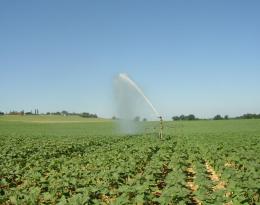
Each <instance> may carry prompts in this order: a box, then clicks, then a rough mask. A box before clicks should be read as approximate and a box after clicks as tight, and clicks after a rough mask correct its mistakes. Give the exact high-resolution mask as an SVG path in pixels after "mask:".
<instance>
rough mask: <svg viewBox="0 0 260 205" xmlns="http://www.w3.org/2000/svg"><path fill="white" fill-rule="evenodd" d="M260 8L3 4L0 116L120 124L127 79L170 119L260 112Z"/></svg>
mask: <svg viewBox="0 0 260 205" xmlns="http://www.w3.org/2000/svg"><path fill="white" fill-rule="evenodd" d="M259 11H260V1H257V0H256V1H250V0H249V1H246V0H243V1H239V0H215V1H213V0H212V1H209V0H190V1H188V0H187V1H186V0H183V1H181V0H171V1H166V0H165V1H164V0H163V1H159V0H156V1H154V0H141V1H140V0H123V1H122V0H118V1H113V0H110V1H105V0H103V1H102V0H97V1H90V0H89V1H61V0H57V1H51V0H44V1H33V0H32V1H26V0H24V1H19V0H16V1H13V0H2V1H0V94H1V97H0V110H2V111H9V110H22V109H24V110H26V111H30V110H33V109H34V108H39V110H40V112H46V111H57V110H60V111H61V110H63V109H65V110H68V111H75V112H82V111H87V112H91V113H97V114H98V115H101V116H105V117H110V116H112V115H113V97H112V96H113V93H112V91H113V88H112V81H113V78H114V76H115V75H116V74H117V73H120V72H124V73H128V74H129V76H131V77H132V78H133V79H134V80H135V81H136V82H137V83H138V84H139V86H140V87H141V88H142V89H143V90H144V92H145V93H146V95H147V96H148V97H149V98H150V99H151V101H152V102H153V104H154V106H155V107H156V108H157V109H158V110H159V112H160V113H162V114H163V115H164V116H166V117H171V116H173V115H179V114H189V113H194V114H195V115H197V116H200V117H211V116H214V115H215V114H222V115H224V114H228V115H230V116H235V115H240V114H243V113H247V112H253V113H260V92H259V90H260V12H259Z"/></svg>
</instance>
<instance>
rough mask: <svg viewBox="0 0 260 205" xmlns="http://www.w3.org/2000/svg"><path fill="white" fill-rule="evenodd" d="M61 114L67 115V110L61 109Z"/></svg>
mask: <svg viewBox="0 0 260 205" xmlns="http://www.w3.org/2000/svg"><path fill="white" fill-rule="evenodd" d="M61 114H62V115H65V116H67V115H69V112H68V111H66V110H63V111H62V112H61Z"/></svg>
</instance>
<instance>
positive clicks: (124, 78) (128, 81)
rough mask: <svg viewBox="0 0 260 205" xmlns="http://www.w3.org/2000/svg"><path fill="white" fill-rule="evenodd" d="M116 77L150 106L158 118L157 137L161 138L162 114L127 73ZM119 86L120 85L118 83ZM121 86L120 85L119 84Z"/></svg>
mask: <svg viewBox="0 0 260 205" xmlns="http://www.w3.org/2000/svg"><path fill="white" fill-rule="evenodd" d="M117 79H118V80H119V82H121V83H124V84H126V85H128V86H129V87H131V89H133V90H135V91H136V93H138V94H139V95H140V96H141V97H142V98H143V99H144V101H145V102H146V103H147V104H148V105H149V107H150V108H151V110H152V111H153V113H154V114H155V116H156V117H158V118H159V119H160V131H159V137H160V138H161V139H162V137H163V118H162V116H161V115H160V114H159V112H158V111H157V110H156V109H155V107H154V106H153V104H152V103H151V102H150V100H149V99H148V98H147V97H146V96H145V94H144V93H143V91H142V90H141V89H140V88H139V87H138V86H137V84H136V83H135V82H134V81H133V80H132V79H130V78H129V77H128V75H127V74H123V73H120V74H119V75H118V77H117ZM119 86H120V85H119ZM121 86H122V85H121ZM125 92H127V90H125Z"/></svg>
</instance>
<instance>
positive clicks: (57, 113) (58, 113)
mask: <svg viewBox="0 0 260 205" xmlns="http://www.w3.org/2000/svg"><path fill="white" fill-rule="evenodd" d="M53 114H54V115H61V113H60V112H54V113H53Z"/></svg>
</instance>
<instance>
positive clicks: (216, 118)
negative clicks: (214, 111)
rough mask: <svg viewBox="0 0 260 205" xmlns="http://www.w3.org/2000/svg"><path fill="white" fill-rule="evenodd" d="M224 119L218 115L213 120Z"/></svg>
mask: <svg viewBox="0 0 260 205" xmlns="http://www.w3.org/2000/svg"><path fill="white" fill-rule="evenodd" d="M222 119H223V118H222V117H221V115H216V116H215V117H214V118H213V120H222Z"/></svg>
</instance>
